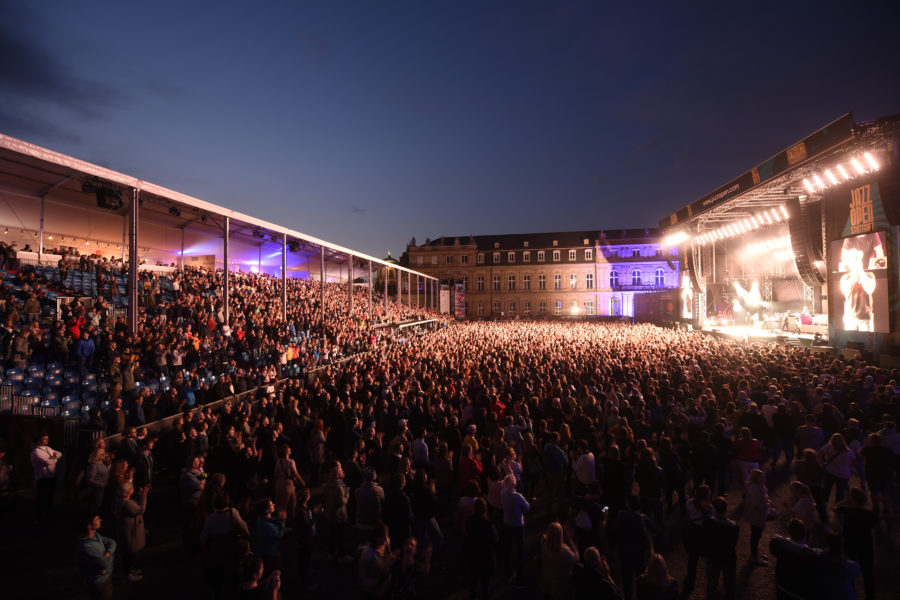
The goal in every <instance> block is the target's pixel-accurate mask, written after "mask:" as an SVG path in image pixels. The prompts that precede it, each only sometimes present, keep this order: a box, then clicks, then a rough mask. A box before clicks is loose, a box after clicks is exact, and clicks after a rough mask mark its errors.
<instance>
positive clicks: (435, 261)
mask: <svg viewBox="0 0 900 600" xmlns="http://www.w3.org/2000/svg"><path fill="white" fill-rule="evenodd" d="M437 258H438V257H437V254H433V255H432V256H431V264H433V265H436V264H438V262H437Z"/></svg>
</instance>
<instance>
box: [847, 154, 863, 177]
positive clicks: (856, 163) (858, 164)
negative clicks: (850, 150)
mask: <svg viewBox="0 0 900 600" xmlns="http://www.w3.org/2000/svg"><path fill="white" fill-rule="evenodd" d="M850 164H851V165H853V168H854V169H856V172H857V173H858V174H860V175H864V174H865V172H866V168H865V167H864V166H862V163H861V162H859V160H857V159H856V158H851V159H850Z"/></svg>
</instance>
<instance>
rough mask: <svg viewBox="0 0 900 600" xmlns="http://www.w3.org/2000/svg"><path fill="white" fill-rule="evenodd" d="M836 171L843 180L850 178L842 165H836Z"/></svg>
mask: <svg viewBox="0 0 900 600" xmlns="http://www.w3.org/2000/svg"><path fill="white" fill-rule="evenodd" d="M837 170H838V173H840V174H841V177H843V178H844V181H846V180H848V179H850V174H849V173H848V172H847V169H845V168H844V165H838V166H837Z"/></svg>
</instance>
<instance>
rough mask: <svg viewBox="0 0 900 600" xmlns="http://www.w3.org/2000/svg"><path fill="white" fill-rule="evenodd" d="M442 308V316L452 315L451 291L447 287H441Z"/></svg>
mask: <svg viewBox="0 0 900 600" xmlns="http://www.w3.org/2000/svg"><path fill="white" fill-rule="evenodd" d="M440 307H441V314H442V315H449V314H450V290H449V289H448V288H447V286H445V285H442V286H441V295H440Z"/></svg>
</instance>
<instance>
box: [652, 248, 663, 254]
mask: <svg viewBox="0 0 900 600" xmlns="http://www.w3.org/2000/svg"><path fill="white" fill-rule="evenodd" d="M654 254H655V255H656V256H662V248H657V249H656V252H655V253H654Z"/></svg>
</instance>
